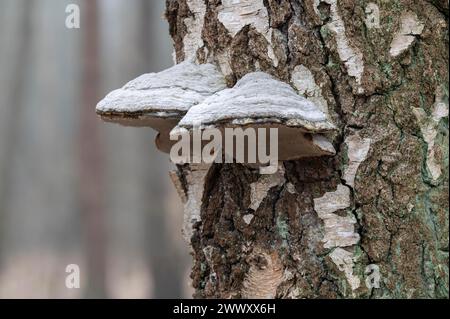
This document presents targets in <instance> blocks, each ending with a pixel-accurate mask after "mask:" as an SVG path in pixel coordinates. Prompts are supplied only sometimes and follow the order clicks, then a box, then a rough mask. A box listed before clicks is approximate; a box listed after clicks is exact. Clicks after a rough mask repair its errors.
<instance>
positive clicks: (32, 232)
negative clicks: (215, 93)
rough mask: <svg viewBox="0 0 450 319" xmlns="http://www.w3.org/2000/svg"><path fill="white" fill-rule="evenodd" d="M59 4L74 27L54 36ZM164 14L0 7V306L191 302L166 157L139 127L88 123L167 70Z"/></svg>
mask: <svg viewBox="0 0 450 319" xmlns="http://www.w3.org/2000/svg"><path fill="white" fill-rule="evenodd" d="M70 3H75V4H78V5H79V6H80V9H81V28H80V29H67V28H66V27H65V20H66V16H67V14H66V12H65V9H66V6H67V5H68V4H70ZM164 6H165V1H164V0H84V1H82V0H78V1H75V0H67V1H66V0H58V1H56V0H0V298H167V297H171V298H178V297H190V294H191V289H190V287H189V279H188V274H189V268H190V265H189V260H190V258H189V256H188V251H189V250H188V247H187V245H186V243H184V241H183V240H182V236H181V233H180V229H181V222H182V207H181V204H180V201H179V199H178V197H177V196H176V194H175V192H174V188H173V186H172V185H171V183H170V180H169V177H168V170H169V169H170V164H169V158H168V156H167V155H166V154H161V153H159V152H158V151H157V150H156V148H155V146H154V142H153V140H154V136H155V133H154V132H153V131H152V130H151V129H145V128H142V129H137V128H125V127H121V126H118V125H114V124H106V123H102V122H101V121H100V120H99V119H98V118H97V117H96V115H95V104H96V103H97V102H98V101H99V100H100V99H101V98H103V96H104V95H105V94H107V93H108V92H109V91H111V90H113V89H116V88H119V87H121V86H122V85H124V84H125V83H126V82H128V81H129V80H131V79H133V78H135V77H137V76H139V75H140V74H143V73H148V72H156V71H160V70H162V69H165V68H167V67H170V66H171V65H172V64H173V62H172V56H171V54H172V43H171V39H170V36H169V33H168V25H167V22H166V21H165V20H164V19H163V13H164ZM68 264H77V265H79V266H80V272H81V288H80V289H67V288H66V286H65V278H66V276H67V275H68V274H67V273H66V272H65V269H66V266H67V265H68Z"/></svg>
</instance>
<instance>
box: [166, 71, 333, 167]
mask: <svg viewBox="0 0 450 319" xmlns="http://www.w3.org/2000/svg"><path fill="white" fill-rule="evenodd" d="M199 123H200V125H201V128H202V129H209V128H215V129H219V130H220V131H222V132H223V131H225V134H222V136H224V135H225V154H227V155H229V152H227V146H226V144H227V143H228V141H227V129H228V128H238V129H241V131H242V130H243V131H244V135H246V137H247V144H248V145H247V148H245V151H244V152H250V148H252V147H253V149H254V148H256V149H257V150H256V153H258V154H261V152H260V148H262V145H263V144H264V145H263V146H264V147H263V151H262V153H265V152H266V149H268V148H267V147H266V145H265V143H267V141H268V137H267V136H266V135H269V134H268V133H267V134H264V135H263V136H262V137H261V136H260V134H259V132H260V129H267V131H269V129H270V130H271V129H272V128H276V129H277V132H278V133H277V134H276V135H277V139H276V141H275V142H276V143H277V152H278V160H280V161H284V160H293V159H299V158H303V157H316V156H324V155H334V154H335V150H334V147H333V145H332V144H331V142H330V141H329V140H328V138H327V137H326V136H325V135H322V134H326V133H329V132H331V131H333V130H335V129H336V128H335V126H334V125H333V124H332V123H331V122H330V121H329V120H328V118H327V116H326V115H325V114H324V113H323V112H322V111H321V110H320V109H319V108H318V107H317V106H316V105H315V104H314V103H313V102H311V101H309V100H307V99H305V98H304V97H302V96H300V95H298V94H297V93H296V92H295V90H294V89H293V88H292V87H291V86H290V85H289V84H287V83H284V82H281V81H279V80H277V79H275V78H274V77H272V76H271V75H269V74H267V73H264V72H253V73H249V74H247V75H245V76H244V77H243V78H242V79H240V80H239V81H238V82H237V83H236V85H235V86H234V87H233V88H231V89H225V90H223V91H220V92H218V93H216V94H214V95H212V96H210V97H208V98H206V99H205V100H204V101H203V102H202V103H200V104H198V105H195V106H193V107H192V108H191V109H189V111H188V112H187V113H186V115H185V116H184V117H183V118H182V119H181V121H180V122H179V123H178V126H177V127H176V128H175V129H173V130H172V132H171V133H170V134H171V136H172V138H173V137H174V136H177V135H178V136H179V135H181V134H182V133H181V132H186V131H189V132H191V134H192V132H193V131H194V132H195V128H196V127H197V126H198V125H199ZM248 128H253V129H254V131H257V132H258V133H257V134H247V129H248ZM248 133H251V132H248ZM255 135H256V137H255ZM234 137H235V138H236V140H237V136H236V135H235V136H234ZM270 140H271V141H270V144H272V133H271V139H270ZM238 143H239V142H238V141H236V145H237V144H238ZM250 144H254V145H250ZM221 145H224V144H221ZM241 145H242V144H241ZM270 148H271V150H272V145H271V146H270ZM234 149H235V148H234ZM228 150H230V149H228ZM233 152H234V151H233ZM233 154H235V153H233ZM264 155H265V154H264ZM235 158H236V157H235ZM246 158H247V157H246ZM241 163H242V162H241ZM245 163H247V161H245ZM248 163H252V162H250V161H249V162H248ZM257 163H261V162H260V161H258V162H257Z"/></svg>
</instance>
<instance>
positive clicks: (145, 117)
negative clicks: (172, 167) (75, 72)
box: [96, 61, 226, 153]
mask: <svg viewBox="0 0 450 319" xmlns="http://www.w3.org/2000/svg"><path fill="white" fill-rule="evenodd" d="M225 88H226V84H225V79H224V77H223V76H222V74H221V73H220V72H219V71H218V70H217V69H216V67H215V66H214V65H212V64H200V65H198V64H195V63H193V62H190V61H185V62H182V63H180V64H177V65H175V66H173V67H171V68H169V69H167V70H164V71H161V72H159V73H148V74H144V75H141V76H139V77H138V78H136V79H134V80H132V81H131V82H129V83H127V84H126V85H125V86H124V87H123V88H121V89H118V90H115V91H112V92H111V93H109V94H108V95H107V96H106V97H105V98H104V99H103V100H102V101H100V102H99V103H98V105H97V108H96V111H97V114H98V115H100V117H101V118H102V119H103V120H104V121H107V122H114V123H119V124H122V125H125V126H136V127H151V128H153V129H155V130H157V131H158V132H159V134H158V136H157V138H156V145H157V147H158V149H160V150H161V151H163V152H166V153H168V152H169V150H170V146H171V145H170V144H171V143H170V140H169V138H168V137H169V132H170V130H171V129H172V128H173V127H174V126H175V125H176V124H177V123H178V121H179V120H180V119H181V117H182V116H183V115H184V114H185V113H186V112H187V111H188V110H189V108H190V107H191V106H193V105H196V104H198V103H200V102H202V101H203V100H204V99H205V98H206V97H208V96H210V95H212V94H214V93H215V92H217V91H220V90H223V89H225Z"/></svg>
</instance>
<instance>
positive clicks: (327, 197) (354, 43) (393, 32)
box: [166, 0, 449, 298]
mask: <svg viewBox="0 0 450 319" xmlns="http://www.w3.org/2000/svg"><path fill="white" fill-rule="evenodd" d="M166 16H167V19H168V21H169V23H170V31H171V35H172V37H173V40H174V47H175V54H176V61H177V62H181V61H183V60H185V59H196V60H197V62H199V63H206V62H210V63H215V64H217V65H218V66H219V67H220V69H221V71H222V72H223V73H224V75H225V76H226V79H227V82H228V83H227V84H228V85H229V86H232V85H233V84H234V83H235V82H236V81H237V80H238V79H240V78H242V76H244V75H245V74H247V73H249V72H252V71H255V70H261V71H264V72H267V73H269V74H272V75H273V76H275V77H277V78H278V79H280V80H282V81H285V82H287V83H290V84H291V85H292V86H293V87H294V88H296V89H297V90H298V92H299V94H303V95H305V96H307V97H308V98H311V99H313V100H314V101H316V103H319V104H321V105H322V106H323V107H324V109H325V110H326V113H327V114H328V116H329V118H330V119H331V120H332V121H333V122H334V123H335V124H336V125H337V126H338V127H339V129H340V132H339V134H336V135H335V136H333V137H332V138H333V141H334V146H335V148H336V150H337V151H338V153H337V155H336V156H334V157H328V158H326V157H323V158H318V159H317V158H316V159H305V160H299V161H291V162H284V163H282V165H281V166H282V168H283V169H282V170H280V171H279V173H278V174H276V175H272V176H262V175H259V174H258V171H257V170H252V169H251V168H247V167H245V166H242V165H238V164H223V165H221V164H215V165H213V166H212V167H211V168H210V169H209V172H208V174H207V175H206V177H205V178H204V179H200V181H201V182H202V183H203V181H204V185H203V192H202V194H200V195H202V198H203V199H202V202H201V203H196V205H197V206H196V205H189V207H190V209H192V207H193V206H194V207H197V208H199V209H200V208H201V209H200V212H197V213H196V214H194V215H196V218H195V220H196V222H195V223H194V224H193V225H192V227H193V235H192V238H191V244H192V254H193V258H194V267H193V271H192V275H191V277H192V279H193V285H194V288H195V295H194V296H195V297H199V298H218V297H221V298H229V297H231V298H234V297H248V298H251V297H278V298H389V297H395V298H415V297H419V298H444V297H446V298H448V263H449V260H448V227H449V226H448V198H447V194H448V81H449V79H448V71H447V69H448V22H447V18H448V1H445V0H443V1H423V0H421V1H412V0H411V1H408V0H395V1H394V0H392V1H357V0H325V1H320V0H304V1H295V0H290V1H289V0H264V1H263V0H242V1H231V0H222V1H219V0H210V1H206V0H205V1H202V0H177V1H175V0H168V1H167V12H166ZM190 172H191V168H190V167H189V166H183V167H179V176H180V180H181V181H184V182H185V184H186V185H184V187H185V188H186V189H185V191H186V194H188V196H189V187H192V185H189V183H186V176H189V174H190ZM197 182H199V181H197ZM198 195H199V194H198V192H197V194H195V196H197V197H198ZM187 201H188V202H189V199H188V200H187ZM191 204H192V203H191ZM189 207H188V208H189ZM187 210H189V209H187ZM187 213H188V214H189V213H191V214H192V212H187ZM188 219H189V218H188ZM369 265H372V266H370V267H373V265H376V266H378V267H379V271H380V276H381V278H380V283H379V288H370V286H367V285H366V280H368V279H369V278H367V275H368V273H367V269H370V268H367V266H369Z"/></svg>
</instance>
